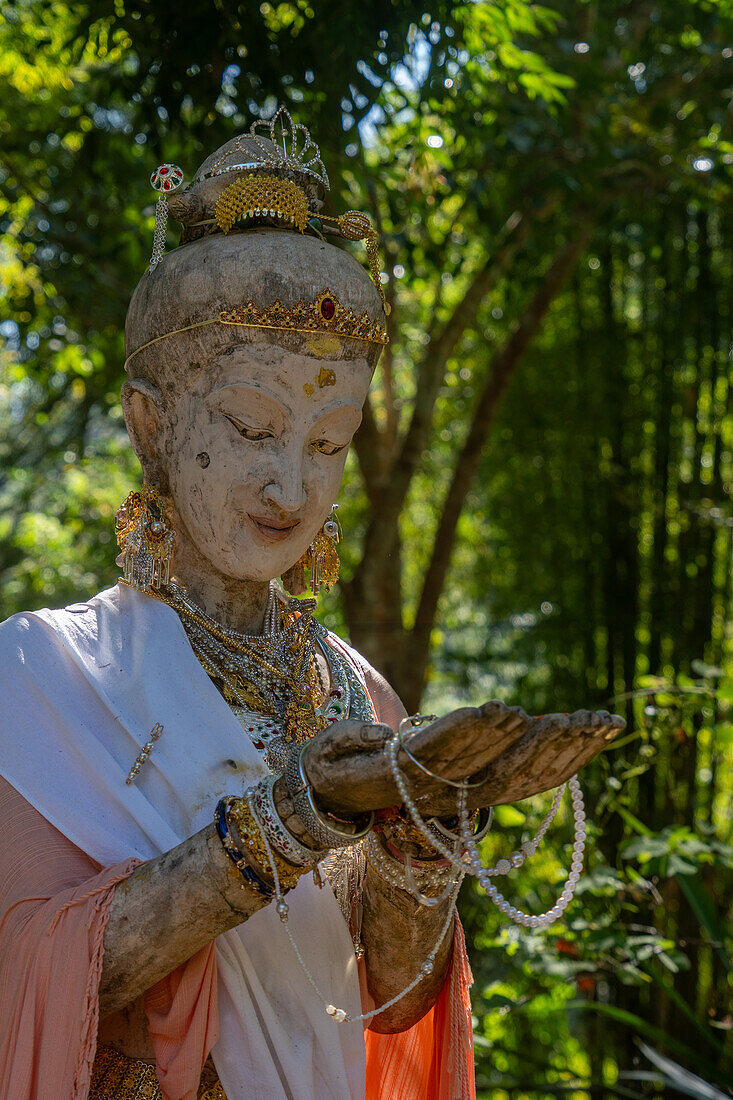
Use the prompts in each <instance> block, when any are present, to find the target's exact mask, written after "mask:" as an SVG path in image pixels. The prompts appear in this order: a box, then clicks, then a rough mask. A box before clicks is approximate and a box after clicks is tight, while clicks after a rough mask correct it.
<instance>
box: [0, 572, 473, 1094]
mask: <svg viewBox="0 0 733 1100" xmlns="http://www.w3.org/2000/svg"><path fill="white" fill-rule="evenodd" d="M334 648H342V650H343V651H346V652H349V653H350V654H351V658H352V661H355V663H356V666H357V669H358V671H359V673H360V675H361V676H362V677H363V678H364V677H366V680H367V686H370V687H371V688H372V695H373V698H374V699H375V702H377V704H378V697H379V696H380V695H381V696H382V699H383V701H384V704H385V705H384V709H383V710H381V709H380V707H379V705H377V713H378V716H379V717H380V719H381V720H385V721H390V723H391V721H392V720H394V719H395V718H397V715H399V713H400V710H399V703H398V702H396V701H395V700H396V697H395V696H394V693H392V692H391V691H390V690H389V689H388V688H387V687H386V685H384V682H383V681H380V679H379V678H378V677H377V676H376V674H374V673H373V670H371V669H369V667H368V666H366V665H365V664H364V662H362V661H360V660H358V659H356V658H355V655H354V654H353V651H349V650H348V647H344V646H343V643H341V644H340V647H339V646H338V644H337V643H334ZM0 670H2V672H1V675H2V681H3V682H2V691H3V699H4V705H3V708H2V713H1V714H0V723H1V724H2V727H1V728H2V735H1V736H0V774H2V775H4V776H5V779H6V780H7V782H6V783H4V784H2V786H0V813H1V815H2V816H0V824H2V825H3V829H2V833H0V837H2V840H1V841H0V922H1V923H0V1056H1V1059H2V1060H1V1063H0V1064H2V1065H3V1067H4V1072H3V1080H2V1084H0V1100H5V1098H6V1097H7V1100H11V1098H12V1100H41V1098H43V1100H47V1098H48V1097H49V1096H54V1097H58V1098H59V1100H63V1098H65V1097H67V1096H68V1097H72V1098H74V1100H76V1098H79V1100H84V1098H85V1097H86V1095H87V1090H88V1081H89V1073H90V1070H91V1064H92V1061H93V1057H94V1049H95V1043H96V1029H97V1018H98V995H97V990H98V983H99V975H100V973H101V965H102V938H103V935H104V927H105V924H106V919H107V913H108V907H109V903H110V900H111V897H112V894H113V889H114V884H115V883H117V882H119V881H121V879H122V878H123V877H124V876H125V875H126V874H128V873H129V872H130V870H131V869H132V867H133V866H134V865H135V863H136V862H137V861H139V860H144V859H149V858H152V857H154V856H155V855H157V854H159V853H160V852H163V851H166V850H168V849H169V848H171V847H173V846H175V845H176V844H177V843H179V842H180V840H182V839H184V838H185V837H186V836H189V835H191V834H192V833H193V832H195V831H197V830H198V829H200V828H201V827H203V825H205V824H207V823H208V820H209V818H210V813H211V807H212V806H213V805H214V803H215V801H216V799H217V798H218V797H220V796H221V795H223V794H225V793H226V794H236V793H238V792H239V791H240V790H244V788H245V787H247V786H249V785H250V784H251V783H252V782H253V781H255V780H256V778H257V777H258V776H259V775H261V774H263V773H264V765H263V764H262V762H261V760H260V758H259V756H258V754H257V752H256V750H254V748H253V747H252V746H251V745H250V744H248V743H245V742H244V739H243V737H242V731H241V728H240V727H239V724H238V723H237V722H236V719H234V717H233V716H232V714H231V712H230V711H229V709H228V707H227V706H226V704H225V703H224V701H223V700H222V699H221V697H220V696H219V695H218V693H217V692H216V690H215V689H214V688H213V686H212V685H211V683H210V681H209V680H208V678H207V677H206V675H205V674H204V673H203V671H202V670H201V668H200V666H199V665H198V662H197V661H196V659H195V657H194V656H193V654H192V653H191V650H190V647H189V645H188V642H187V639H186V637H185V633H184V632H183V629H182V627H181V625H180V623H179V621H178V618H177V616H176V615H175V614H174V612H172V611H171V609H170V608H168V607H166V606H165V605H163V604H160V603H158V602H155V601H152V600H150V599H149V598H146V597H144V596H142V595H140V594H139V593H136V592H133V591H130V590H128V589H120V590H118V589H112V590H110V591H108V592H105V593H102V594H100V596H98V597H96V598H95V599H94V600H92V601H90V603H89V604H79V605H74V606H73V607H72V608H70V609H66V610H64V611H61V612H49V611H43V612H38V613H36V614H32V615H25V616H16V617H15V618H14V619H12V620H9V621H8V622H7V623H6V624H4V625H3V627H2V628H0ZM156 722H161V723H162V724H163V726H164V731H165V732H164V734H163V736H162V737H161V739H160V741H159V742H157V743H156V746H155V749H154V752H153V754H152V756H151V758H150V760H149V761H148V762H147V763H146V765H145V768H144V769H143V771H142V772H141V774H140V777H139V779H138V781H137V783H136V784H135V786H133V787H126V786H125V783H124V778H125V776H126V774H127V771H128V770H129V767H130V765H131V763H132V761H133V760H134V759H135V757H136V755H137V753H138V752H139V749H140V747H141V745H142V743H143V742H144V741H145V740H146V738H147V734H148V731H149V730H150V729H151V727H152V726H153V725H154V724H155V723H156ZM232 761H234V762H235V764H236V770H235V771H233V770H232V766H231V765H232ZM289 901H290V903H291V914H290V915H291V921H292V928H293V932H294V934H295V936H296V938H297V940H298V942H299V943H300V944H301V948H302V949H303V951H304V953H305V955H306V957H307V958H308V959H309V965H310V966H311V968H312V969H313V971H314V973H315V974H316V975H317V977H318V980H319V984H320V986H321V989H322V991H323V992H324V994H325V995H326V996H328V997H329V999H330V1000H332V1001H333V1003H336V1004H340V1005H343V1007H345V1008H346V1009H347V1011H349V1012H350V1013H353V1014H358V1012H359V1011H360V995H359V984H358V976H357V972H356V971H357V968H356V965H355V960H354V957H353V951H352V949H351V945H350V939H349V936H348V931H347V929H346V926H345V923H344V921H343V918H342V916H341V913H340V911H339V910H338V907H337V905H336V902H335V899H334V898H333V895H332V894H331V893H330V891H328V890H323V891H319V890H317V889H316V888H315V886H314V885H313V883H312V881H310V880H309V879H303V880H301V883H300V884H299V886H298V887H297V888H296V890H295V891H294V892H293V893H292V894H291V896H290V898H289ZM272 910H273V907H268V908H267V909H265V910H262V911H260V912H259V913H258V914H256V915H255V916H254V917H253V918H251V919H250V920H248V921H247V922H246V923H245V924H244V925H242V926H240V928H238V929H234V930H232V931H231V932H228V933H226V934H225V935H223V936H220V937H219V938H218V939H217V941H216V943H215V945H211V946H210V947H209V948H206V949H204V950H203V951H201V952H199V953H198V954H197V955H195V956H194V957H193V958H192V959H190V960H189V961H188V963H186V964H185V965H184V966H183V967H180V968H179V969H178V970H177V971H174V972H173V974H171V975H169V976H168V977H167V978H166V979H165V980H164V981H163V982H161V983H159V984H158V985H157V986H156V987H154V988H153V989H152V990H149V991H148V994H147V996H146V999H145V1007H146V1012H147V1016H148V1023H149V1031H150V1035H151V1039H152V1041H153V1046H154V1049H155V1053H156V1063H157V1072H158V1077H159V1080H160V1082H161V1088H162V1091H163V1094H164V1096H165V1097H166V1100H191V1098H193V1097H194V1096H195V1089H196V1085H197V1082H198V1076H199V1075H200V1072H201V1067H202V1066H203V1062H204V1060H205V1058H206V1056H207V1053H208V1051H209V1050H210V1049H211V1050H212V1056H213V1058H214V1062H215V1064H216V1066H217V1069H218V1072H219V1075H220V1078H221V1080H222V1084H223V1085H224V1088H225V1090H226V1092H227V1096H228V1098H229V1100H245V1097H247V1098H249V1097H251V1096H267V1097H268V1098H270V1097H272V1098H273V1100H279V1098H283V1100H285V1098H288V1100H291V1098H292V1100H330V1098H333V1100H347V1098H348V1100H362V1098H363V1097H367V1096H368V1098H369V1100H376V1098H377V1097H387V1096H390V1097H393V1096H394V1097H398V1098H402V1100H432V1098H433V1097H435V1098H436V1100H449V1098H450V1100H453V1097H454V1096H455V1095H460V1093H455V1091H450V1090H449V1091H445V1089H444V1087H443V1085H442V1084H440V1083H439V1082H438V1078H437V1077H436V1076H435V1074H436V1072H437V1071H436V1070H435V1066H434V1064H438V1063H439V1064H440V1065H441V1066H442V1067H443V1069H445V1067H447V1066H448V1060H449V1059H450V1058H452V1057H453V1055H452V1054H451V1049H452V1048H451V1049H449V1050H448V1051H447V1056H448V1057H447V1059H446V1057H444V1054H445V1053H446V1052H445V1051H444V1047H445V1043H444V1042H443V1038H444V1037H445V1036H447V1035H449V1034H450V1033H451V1022H450V1016H451V1012H453V1014H454V1016H455V1006H456V1004H458V1003H459V1001H461V998H463V997H464V995H465V989H467V984H466V983H467V980H468V979H467V974H466V972H465V953H463V954H460V955H459V962H458V963H456V962H455V961H454V965H453V968H452V971H451V974H452V977H451V981H450V982H448V983H446V987H445V989H444V992H443V994H442V995H441V998H440V999H439V1002H438V1004H437V1005H436V1007H435V1008H434V1009H433V1010H432V1012H431V1013H428V1015H427V1016H426V1017H425V1019H424V1020H423V1021H420V1024H418V1025H416V1028H417V1029H418V1030H417V1031H416V1029H415V1028H413V1029H410V1031H409V1032H405V1033H403V1034H402V1035H399V1036H394V1037H382V1036H379V1037H378V1038H377V1041H376V1042H374V1041H373V1037H372V1033H367V1040H366V1048H365V1041H364V1035H363V1031H362V1028H361V1026H360V1025H359V1024H356V1023H354V1024H347V1025H339V1024H337V1023H335V1022H334V1021H332V1020H331V1019H330V1018H329V1017H328V1016H326V1015H325V1013H324V1012H323V1008H322V1006H321V1004H320V1002H319V1001H318V1000H317V998H316V997H315V995H314V994H313V991H312V990H311V988H310V986H309V985H308V983H307V981H306V979H305V977H304V976H303V975H302V974H301V972H300V971H299V969H298V967H297V964H296V963H295V960H294V959H293V958H292V957H291V956H290V954H289V949H288V948H287V947H286V946H285V945H284V941H283V936H282V929H281V928H280V922H279V920H278V919H277V917H276V915H275V914H274V913H273V911H272ZM456 976H457V978H456ZM456 990H457V991H458V1000H457V999H456ZM451 1005H452V1006H453V1009H451V1007H450V1006H451ZM464 1009H465V1004H464ZM469 1021H470V1017H469ZM452 1030H453V1032H456V1026H455V1020H454V1023H453V1028H452ZM462 1030H463V1032H464V1033H465V1031H466V1016H465V1011H464V1013H463V1020H462ZM460 1031H461V1028H460V1027H459V1028H458V1032H460ZM468 1033H469V1035H470V1022H469V1032H468ZM453 1045H455V1044H453ZM449 1046H450V1044H449ZM428 1047H430V1053H429V1056H428ZM400 1048H402V1049H403V1050H404V1053H405V1056H406V1057H409V1061H410V1062H411V1063H412V1064H413V1066H415V1065H417V1061H418V1060H419V1062H420V1064H421V1065H422V1064H423V1063H427V1060H428V1057H429V1059H430V1062H431V1065H433V1069H431V1071H430V1072H431V1073H432V1077H426V1076H425V1073H423V1072H422V1071H421V1072H420V1073H418V1072H415V1073H413V1074H407V1077H410V1076H411V1077H412V1080H413V1081H414V1086H415V1087H413V1085H411V1084H410V1082H409V1080H406V1079H404V1075H403V1081H402V1083H399V1084H398V1083H397V1078H396V1077H395V1066H396V1064H397V1063H398V1062H400V1057H401V1056H400V1055H399V1053H397V1054H394V1053H393V1052H395V1051H397V1052H399V1050H400ZM367 1052H368V1062H367ZM436 1052H439V1053H436ZM436 1059H437V1062H436ZM405 1064H407V1063H405ZM440 1072H441V1073H442V1072H443V1070H441V1071H440ZM446 1072H447V1071H446ZM438 1076H440V1074H438ZM448 1077H449V1078H450V1081H451V1082H452V1083H451V1084H450V1088H453V1084H454V1083H455V1081H456V1080H457V1075H456V1074H455V1073H453V1072H452V1071H451V1073H450V1074H449V1075H448ZM50 1082H53V1085H52V1086H51V1084H50ZM365 1082H366V1084H365ZM426 1082H427V1083H426ZM436 1082H437V1084H436ZM436 1087H437V1091H435V1088H436ZM365 1090H366V1091H365ZM425 1090H427V1091H425ZM469 1095H470V1093H465V1096H466V1097H467V1096H469Z"/></svg>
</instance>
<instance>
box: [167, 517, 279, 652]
mask: <svg viewBox="0 0 733 1100" xmlns="http://www.w3.org/2000/svg"><path fill="white" fill-rule="evenodd" d="M171 574H172V579H173V580H175V581H176V583H177V584H180V585H182V586H183V587H184V588H185V589H186V592H187V594H188V596H189V598H190V599H191V600H193V602H194V603H196V604H198V606H199V607H200V608H202V610H203V611H205V612H206V614H207V615H209V616H211V618H212V619H215V620H216V622H218V623H220V624H221V626H225V627H227V628H228V629H230V630H236V631H237V632H238V633H240V634H261V633H262V631H263V626H264V620H265V609H266V607H267V601H268V597H269V594H270V586H269V582H268V581H254V580H237V579H235V578H233V577H227V576H224V575H223V574H222V573H219V572H218V571H217V570H216V569H215V568H214V567H213V566H212V564H211V562H209V561H208V560H207V559H206V558H204V557H203V555H202V554H201V553H200V552H199V550H198V548H197V547H196V546H194V544H193V542H192V541H191V540H190V538H189V537H188V535H187V532H186V531H185V529H183V528H182V526H179V525H177V530H176V542H175V548H174V553H173V562H172V569H171Z"/></svg>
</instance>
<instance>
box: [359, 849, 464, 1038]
mask: <svg viewBox="0 0 733 1100" xmlns="http://www.w3.org/2000/svg"><path fill="white" fill-rule="evenodd" d="M451 904H452V903H451V901H445V902H443V903H442V904H441V905H439V906H436V908H434V909H432V908H431V909H426V908H425V907H424V906H422V905H419V904H418V903H417V902H416V901H415V899H414V898H413V897H411V895H410V894H408V893H407V892H406V891H404V890H400V889H394V888H392V887H390V886H388V885H387V884H386V883H385V882H384V881H383V880H382V879H381V878H380V877H379V876H378V875H377V874H376V872H375V871H374V870H373V868H372V867H370V866H369V865H367V874H366V879H365V880H364V891H363V894H362V906H363V917H362V925H361V940H362V943H363V945H364V963H365V965H366V974H367V985H368V988H369V992H370V994H371V995H372V997H373V998H374V1007H375V1008H376V1007H378V1006H379V1005H380V1004H386V1002H387V1001H389V1000H391V999H392V997H395V996H396V995H397V994H398V993H400V992H401V991H402V990H403V989H404V988H405V987H406V986H408V985H409V984H410V982H412V981H413V979H414V978H415V977H416V975H417V974H418V972H419V970H420V967H421V966H422V964H423V963H424V962H425V960H426V958H427V956H428V954H429V953H430V952H431V951H432V949H433V948H434V946H435V944H436V943H437V940H438V937H439V936H440V933H441V930H442V929H443V928H444V927H445V922H446V919H447V917H448V910H449V908H450V907H451ZM452 953H453V926H452V923H451V924H450V926H449V927H448V930H447V932H446V934H445V936H444V938H443V940H442V942H441V944H440V948H439V950H438V953H437V955H436V957H435V963H434V965H433V970H432V973H431V974H426V975H424V976H423V977H422V978H421V980H420V982H419V983H418V985H417V986H416V987H415V989H413V990H412V992H410V993H408V994H407V996H405V997H403V998H402V999H401V1000H400V1001H398V1002H397V1004H395V1005H393V1007H392V1008H388V1009H387V1010H386V1011H385V1012H380V1013H379V1015H378V1016H375V1017H373V1018H372V1020H371V1022H370V1024H369V1026H370V1027H371V1029H372V1030H373V1031H380V1032H385V1033H390V1032H395V1031H405V1030H406V1029H407V1028H409V1027H412V1025H413V1024H415V1023H417V1021H418V1020H420V1019H421V1018H422V1017H423V1016H424V1015H425V1013H426V1012H427V1011H428V1010H429V1009H430V1008H432V1006H433V1005H434V1004H435V1001H436V1000H437V998H438V995H439V994H440V991H441V989H442V988H443V984H444V983H445V979H446V975H447V972H448V967H449V966H450V961H451V958H452Z"/></svg>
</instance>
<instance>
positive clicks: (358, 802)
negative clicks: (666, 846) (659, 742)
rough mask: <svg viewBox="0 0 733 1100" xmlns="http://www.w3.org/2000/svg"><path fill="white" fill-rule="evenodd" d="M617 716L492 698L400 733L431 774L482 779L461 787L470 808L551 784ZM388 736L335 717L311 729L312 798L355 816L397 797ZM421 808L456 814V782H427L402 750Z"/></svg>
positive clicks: (595, 744)
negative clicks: (539, 710)
mask: <svg viewBox="0 0 733 1100" xmlns="http://www.w3.org/2000/svg"><path fill="white" fill-rule="evenodd" d="M625 725H626V723H625V722H624V720H623V718H621V717H619V715H617V714H610V713H609V712H608V711H605V710H599V711H589V710H577V711H574V712H573V713H572V714H544V715H541V716H539V717H532V716H531V715H528V714H527V713H526V712H525V711H524V710H523V709H522V708H521V707H508V706H506V705H505V704H504V703H501V702H499V701H497V700H494V701H492V702H489V703H484V704H483V706H480V707H462V708H460V709H459V710H454V711H452V712H451V713H450V714H446V715H444V716H443V717H442V718H438V719H436V720H435V721H434V722H431V723H430V725H426V726H423V727H422V728H420V729H416V730H408V729H406V730H405V731H404V734H403V737H404V741H405V743H406V744H407V746H408V748H409V751H410V753H412V755H413V756H415V757H416V759H417V760H419V761H420V763H421V764H423V765H424V766H425V767H426V768H428V769H429V770H430V771H431V772H434V773H435V774H436V775H439V776H444V777H446V778H447V779H451V780H454V781H457V780H460V779H463V778H466V777H471V782H477V781H478V780H479V779H480V780H481V783H480V785H479V786H475V787H472V788H471V790H470V791H469V795H468V802H469V805H470V807H471V808H478V807H480V806H496V805H499V804H501V803H503V802H518V801H520V800H521V799H523V798H529V797H530V796H531V795H533V794H539V793H541V792H542V791H546V790H549V789H551V788H553V787H558V786H559V785H560V784H561V783H563V782H564V781H565V780H566V779H568V778H569V777H570V776H571V775H574V774H575V773H576V772H578V771H580V769H581V768H584V767H585V765H586V764H588V763H590V761H591V760H592V759H593V758H594V757H595V756H597V754H598V753H599V752H601V751H602V749H604V748H606V747H607V745H608V744H610V742H611V741H613V739H614V738H615V737H617V736H618V734H619V733H620V732H621V730H623V729H624V728H625ZM393 736H394V732H393V731H392V730H391V729H390V728H389V727H388V726H384V725H378V724H368V723H363V722H355V721H351V720H348V721H345V722H336V723H334V724H333V725H332V726H329V727H328V729H325V730H323V731H322V732H321V733H319V734H317V735H316V736H315V737H314V738H313V740H312V741H310V742H309V743H308V747H307V749H306V751H305V753H304V765H305V770H306V773H307V775H308V777H309V779H310V781H311V784H312V786H313V790H314V794H315V796H316V799H317V801H318V803H319V805H321V806H322V807H323V808H324V809H326V810H330V811H332V812H334V813H339V812H341V813H346V814H354V813H360V812H363V811H366V810H377V809H382V808H383V807H387V806H394V805H397V804H399V803H400V802H401V801H402V798H401V796H400V795H399V793H398V791H397V788H396V786H395V781H394V777H393V775H392V771H391V768H390V763H389V758H388V754H387V752H386V745H387V742H388V741H389V740H391V738H392V737H393ZM398 763H399V766H400V770H401V771H402V772H403V774H404V775H405V776H406V778H407V779H408V782H409V785H410V788H411V790H412V794H413V797H414V798H415V800H416V802H417V804H418V806H419V808H420V810H421V812H423V813H424V814H436V815H439V816H448V815H450V814H452V813H455V809H456V794H457V791H456V790H455V788H453V787H450V786H448V785H447V784H443V783H439V782H437V781H436V780H434V779H431V778H429V777H428V776H427V775H426V774H425V772H423V771H421V770H420V769H419V768H418V767H416V765H415V764H414V763H412V761H411V760H409V758H408V757H407V755H406V754H405V753H404V752H403V751H402V750H400V752H399V754H398Z"/></svg>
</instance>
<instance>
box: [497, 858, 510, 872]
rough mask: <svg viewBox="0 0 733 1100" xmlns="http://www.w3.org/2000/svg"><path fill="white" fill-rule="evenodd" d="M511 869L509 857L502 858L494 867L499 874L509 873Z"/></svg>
mask: <svg viewBox="0 0 733 1100" xmlns="http://www.w3.org/2000/svg"><path fill="white" fill-rule="evenodd" d="M511 869H512V865H511V863H510V862H509V860H508V859H500V860H499V861H498V863H497V864H496V867H495V868H494V870H495V871H496V873H497V875H508V874H509V872H510V871H511Z"/></svg>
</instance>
